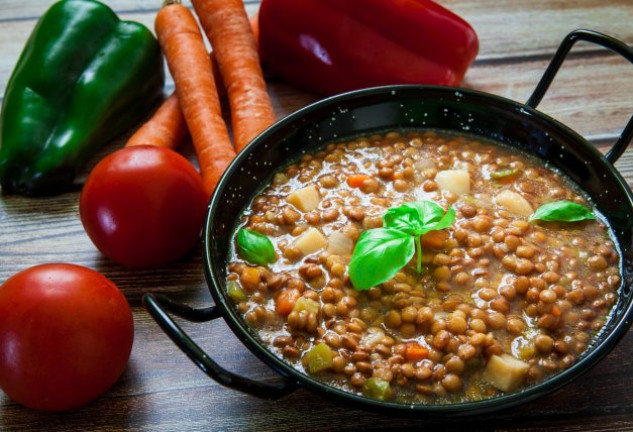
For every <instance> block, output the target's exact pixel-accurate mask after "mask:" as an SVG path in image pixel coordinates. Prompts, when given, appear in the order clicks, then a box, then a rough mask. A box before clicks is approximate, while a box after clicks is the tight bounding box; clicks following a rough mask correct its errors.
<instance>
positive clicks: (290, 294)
mask: <svg viewBox="0 0 633 432" xmlns="http://www.w3.org/2000/svg"><path fill="white" fill-rule="evenodd" d="M300 296H301V293H300V292H299V290H296V289H286V290H283V291H281V292H280V293H279V294H278V295H277V298H276V299H275V310H276V311H277V313H278V314H279V315H282V316H286V315H289V314H290V312H292V310H293V309H294V307H295V304H296V303H297V300H298V299H299V297H300Z"/></svg>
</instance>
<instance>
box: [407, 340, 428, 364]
mask: <svg viewBox="0 0 633 432" xmlns="http://www.w3.org/2000/svg"><path fill="white" fill-rule="evenodd" d="M406 347H407V348H406V351H405V354H404V355H405V358H406V359H407V361H409V362H417V361H420V360H424V359H425V358H427V357H428V356H429V350H428V348H425V347H423V346H422V345H420V344H419V343H417V342H407V344H406Z"/></svg>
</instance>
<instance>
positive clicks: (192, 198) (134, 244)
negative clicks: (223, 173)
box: [79, 146, 207, 267]
mask: <svg viewBox="0 0 633 432" xmlns="http://www.w3.org/2000/svg"><path fill="white" fill-rule="evenodd" d="M206 208H207V196H206V193H205V191H204V186H203V184H202V179H201V178H200V175H199V174H198V172H197V171H196V169H195V168H194V167H193V165H191V163H189V161H187V159H185V158H184V157H183V156H181V155H180V154H178V153H176V152H175V151H173V150H169V149H165V148H160V147H156V146H132V147H125V148H123V149H121V150H118V151H116V152H114V153H112V154H110V155H109V156H107V157H105V158H104V159H103V160H102V161H101V162H99V163H98V164H97V166H96V167H95V168H94V169H93V170H92V172H91V173H90V176H89V177H88V180H87V181H86V184H85V186H84V188H83V190H82V192H81V197H80V200H79V214H80V216H81V222H82V223H83V226H84V229H85V230H86V232H87V233H88V236H89V237H90V239H91V240H92V242H93V243H94V244H95V246H97V248H98V249H99V250H100V251H101V252H102V253H103V254H104V255H106V256H107V257H109V258H110V259H112V260H114V261H116V262H118V263H121V264H123V265H126V266H128V267H154V266H159V265H162V264H165V263H168V262H170V261H173V260H175V259H177V258H180V257H181V256H182V255H184V254H185V253H186V252H187V251H188V250H189V249H191V247H192V246H193V245H194V244H196V242H197V241H198V238H199V236H200V230H201V229H202V224H203V222H204V217H205V213H206Z"/></svg>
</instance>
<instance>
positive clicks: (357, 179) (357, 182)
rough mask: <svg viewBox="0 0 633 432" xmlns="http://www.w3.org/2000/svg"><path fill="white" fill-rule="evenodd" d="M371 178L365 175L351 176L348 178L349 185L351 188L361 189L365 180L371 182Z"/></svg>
mask: <svg viewBox="0 0 633 432" xmlns="http://www.w3.org/2000/svg"><path fill="white" fill-rule="evenodd" d="M369 179H371V177H369V176H368V175H365V174H350V175H348V176H347V184H348V185H349V187H353V188H356V187H361V186H362V185H363V182H364V181H365V180H369Z"/></svg>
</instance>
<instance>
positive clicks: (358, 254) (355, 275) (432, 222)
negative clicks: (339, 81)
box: [349, 201, 455, 290]
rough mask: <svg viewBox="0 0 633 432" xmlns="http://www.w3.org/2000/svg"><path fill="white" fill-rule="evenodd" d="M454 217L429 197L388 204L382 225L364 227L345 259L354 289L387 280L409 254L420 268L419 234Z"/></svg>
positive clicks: (441, 226)
mask: <svg viewBox="0 0 633 432" xmlns="http://www.w3.org/2000/svg"><path fill="white" fill-rule="evenodd" d="M454 220H455V210H454V209H453V208H452V207H449V209H448V210H447V211H446V212H445V211H444V209H443V208H442V207H440V206H439V205H438V204H436V203H434V202H432V201H416V202H409V203H405V204H403V205H401V206H399V207H392V208H390V209H389V210H387V212H386V213H385V214H384V215H383V216H382V221H383V227H382V228H375V229H371V230H367V231H365V232H364V233H363V234H362V235H361V236H360V238H359V239H358V243H356V247H354V252H353V254H352V259H351V261H350V263H349V277H350V280H351V281H352V285H353V286H354V288H355V289H357V290H368V289H369V288H371V287H373V286H376V285H379V284H381V283H383V282H385V281H388V280H389V279H391V278H392V277H394V276H395V275H396V273H398V271H399V270H400V269H401V268H402V267H404V266H405V265H406V264H407V263H408V262H409V261H410V260H411V258H413V255H415V254H416V251H417V271H418V273H419V272H421V271H422V246H421V244H420V236H422V235H424V234H426V233H427V232H429V231H434V230H441V229H444V228H447V227H449V226H450V225H451V224H452V223H453V221H454Z"/></svg>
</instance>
